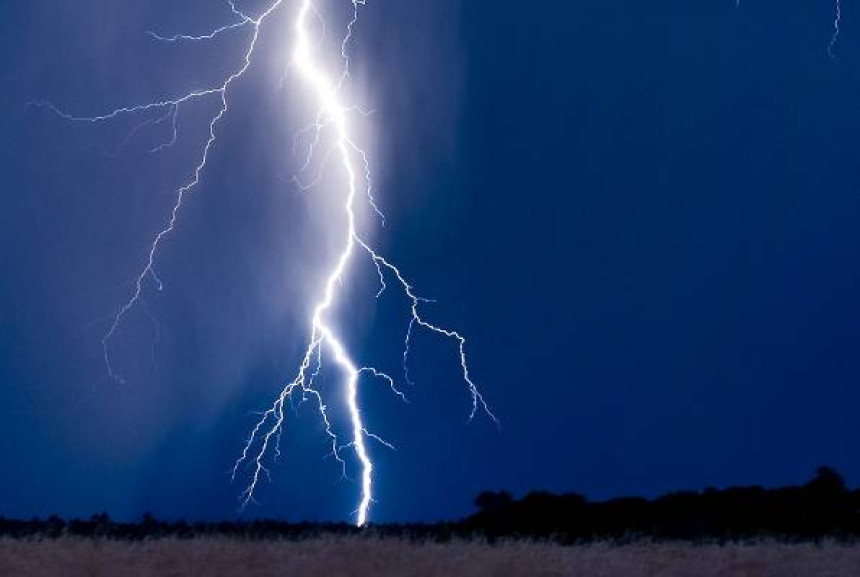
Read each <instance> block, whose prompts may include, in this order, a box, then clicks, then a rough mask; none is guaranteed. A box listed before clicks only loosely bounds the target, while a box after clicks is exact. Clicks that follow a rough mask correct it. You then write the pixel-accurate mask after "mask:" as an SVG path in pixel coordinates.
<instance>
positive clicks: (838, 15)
mask: <svg viewBox="0 0 860 577" xmlns="http://www.w3.org/2000/svg"><path fill="white" fill-rule="evenodd" d="M841 23H842V0H836V7H835V14H834V16H833V36H831V37H830V44H828V45H827V54H828V55H829V56H830V58H836V55H835V54H834V52H833V49H834V48H836V43H837V42H838V41H839V33H840V29H839V26H840V24H841Z"/></svg>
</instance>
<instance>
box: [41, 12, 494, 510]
mask: <svg viewBox="0 0 860 577" xmlns="http://www.w3.org/2000/svg"><path fill="white" fill-rule="evenodd" d="M341 1H346V2H349V4H350V10H351V15H352V17H351V19H350V20H349V23H348V24H347V26H346V31H345V34H344V36H343V38H342V41H341V43H340V56H341V58H342V67H341V69H339V70H338V71H336V72H333V71H330V70H327V69H326V67H324V66H323V65H322V64H321V63H320V61H319V59H318V58H317V55H316V54H315V50H318V49H319V47H320V42H319V41H318V40H319V39H318V38H315V36H314V34H313V30H314V28H315V27H314V26H313V24H314V23H315V22H317V21H319V22H323V21H324V20H323V16H322V14H321V13H320V12H319V10H318V9H317V7H316V5H315V3H314V1H313V0H299V5H298V7H297V10H296V11H295V12H294V18H295V19H294V21H293V26H292V28H291V32H292V34H293V35H294V40H293V43H292V46H293V47H292V54H291V55H290V63H291V65H292V67H293V69H295V70H296V71H297V73H298V75H299V77H300V78H301V80H302V82H303V83H304V85H305V86H306V88H307V90H308V92H309V94H310V96H311V97H312V98H313V100H314V102H315V103H316V108H317V111H316V115H315V118H314V121H313V123H312V124H311V127H310V130H311V131H312V132H313V138H312V142H311V144H310V146H309V149H308V154H307V157H306V161H305V164H304V166H303V168H302V171H304V169H305V168H307V167H308V166H309V165H310V164H311V162H313V161H314V159H315V158H317V157H321V158H322V160H321V162H319V164H320V166H322V167H323V168H326V167H328V162H327V161H328V159H329V158H336V159H337V160H338V166H336V167H331V170H332V171H335V170H337V171H338V173H342V175H343V178H344V183H343V204H342V207H341V209H340V211H339V212H338V213H335V214H332V215H331V221H332V223H333V224H334V225H335V226H338V227H340V228H341V229H342V231H343V233H344V239H345V240H344V245H343V247H342V249H341V251H340V253H339V255H338V256H337V258H336V260H335V262H334V263H333V264H332V265H331V268H330V269H329V272H328V274H327V276H326V281H325V284H324V286H323V287H322V288H321V290H320V291H319V296H318V299H317V301H316V304H315V305H314V308H313V312H312V314H311V317H310V319H309V321H310V323H309V325H310V326H309V331H310V334H309V338H308V344H307V347H306V349H305V352H304V355H303V357H302V360H301V363H300V364H299V367H298V370H297V372H296V375H295V377H294V378H293V379H292V380H291V381H290V382H289V383H288V384H287V385H285V386H284V387H283V388H282V390H281V392H280V394H278V395H277V397H276V398H275V401H274V402H273V404H272V405H271V407H270V408H269V409H268V410H266V411H265V412H263V413H262V414H261V416H260V419H259V420H258V422H257V423H256V425H255V426H254V427H253V429H252V430H251V433H250V435H249V437H248V439H247V441H246V443H245V446H244V448H243V450H242V452H241V455H240V456H239V458H238V459H237V460H236V462H235V464H234V466H233V478H234V479H235V478H236V477H237V476H239V475H240V474H242V473H244V472H245V471H248V475H249V480H248V483H247V485H246V488H245V490H244V491H243V492H242V495H241V502H242V505H243V506H244V505H247V504H248V503H249V502H251V501H253V499H254V495H255V492H256V490H257V487H258V484H259V481H260V479H261V477H262V476H263V475H266V476H268V474H269V471H268V469H267V468H266V466H265V461H266V459H267V458H277V456H278V455H279V454H280V437H281V433H282V431H283V428H284V421H285V417H286V415H285V405H286V404H287V403H288V402H290V401H292V400H294V399H296V398H298V399H299V401H305V400H307V399H313V400H314V401H315V404H316V408H317V411H318V412H319V415H320V417H321V419H322V421H323V423H324V425H325V430H326V432H327V434H328V436H329V439H330V442H331V454H332V456H333V457H334V458H335V459H337V461H338V462H339V463H340V464H341V467H342V470H343V474H344V476H345V475H346V461H345V460H344V459H343V456H342V455H343V451H345V450H351V451H352V452H353V454H354V455H355V458H356V459H357V462H358V464H359V467H360V470H361V475H360V496H359V500H358V506H357V508H356V511H355V513H356V523H357V525H359V526H361V525H364V524H365V523H366V522H367V520H368V513H369V509H370V504H371V503H372V502H373V473H374V469H373V461H372V459H371V455H370V452H369V450H368V440H369V439H373V440H375V441H377V442H379V443H380V444H382V445H383V446H385V447H388V448H393V447H392V445H391V444H390V443H388V442H386V441H385V440H384V439H382V438H381V437H379V436H378V435H376V434H374V433H372V432H371V431H370V430H369V429H368V428H367V426H366V424H365V422H364V419H363V417H362V410H361V406H360V404H359V385H360V381H361V379H362V377H371V378H376V379H381V380H383V381H385V382H386V384H387V385H388V386H389V388H390V389H391V391H392V392H393V393H394V394H396V395H398V396H399V397H400V398H401V399H403V400H404V401H405V400H406V397H405V396H404V395H403V393H402V392H401V391H400V390H399V389H398V388H397V387H396V384H395V381H394V379H393V378H391V377H390V376H389V375H387V374H386V373H384V372H382V371H380V370H377V369H376V368H373V367H367V366H361V365H360V364H359V363H358V362H356V361H355V360H354V359H353V358H352V356H351V354H350V352H349V350H348V348H347V345H346V344H345V343H344V342H343V340H342V339H341V337H340V336H339V335H338V334H337V332H336V331H335V329H334V327H333V326H332V325H331V324H330V320H329V319H328V315H329V313H330V312H331V309H332V307H333V305H334V304H335V303H336V301H337V298H338V289H339V287H340V285H341V283H342V282H343V279H344V277H345V276H346V274H347V272H348V269H349V267H350V266H351V265H352V264H353V261H354V260H355V257H356V255H357V254H361V253H363V254H365V255H366V256H367V257H368V260H369V262H370V263H372V264H373V265H374V267H375V268H376V272H377V274H378V275H379V281H380V286H381V288H380V291H379V293H378V294H377V297H379V296H380V295H382V293H383V291H384V290H385V289H386V288H387V285H386V280H391V281H393V282H395V283H396V285H397V286H398V287H399V288H400V289H401V290H402V291H403V293H404V294H405V295H406V297H407V298H408V299H409V301H410V315H411V319H410V322H409V327H408V330H407V332H406V338H405V341H404V350H403V359H404V367H405V362H406V360H407V357H408V354H409V346H410V340H411V337H412V334H413V331H414V330H415V327H416V325H417V326H418V327H421V328H424V329H426V330H428V331H430V332H432V333H436V334H437V335H440V336H442V337H444V338H446V339H450V340H451V341H453V343H454V344H455V345H456V347H457V354H458V358H459V363H460V370H461V376H462V379H463V380H464V382H465V384H466V386H467V388H468V391H469V393H470V395H471V399H472V407H471V411H470V413H469V419H472V418H473V417H474V416H475V414H476V413H477V412H478V410H482V411H484V412H485V413H486V414H487V415H488V416H489V417H490V418H491V419H492V420H493V421H494V422H496V423H498V421H497V419H496V417H495V416H494V415H493V413H492V411H491V410H490V408H489V407H488V406H487V403H486V402H485V400H484V398H483V396H482V395H481V393H480V392H479V390H478V387H477V386H476V384H475V383H474V381H473V380H472V376H471V374H470V372H469V366H468V363H467V358H466V339H465V338H464V337H463V336H462V335H461V334H460V333H458V332H456V331H453V330H450V329H447V328H444V327H440V326H438V325H435V324H433V323H431V322H430V321H428V320H426V319H425V318H424V317H423V316H422V315H421V311H420V308H421V305H422V303H424V302H427V301H426V299H423V298H421V297H419V296H417V295H416V293H415V291H414V289H413V287H412V285H411V284H410V283H409V282H408V281H407V280H406V278H405V276H404V275H403V274H402V272H401V271H400V269H399V268H398V267H397V266H395V265H394V264H392V263H391V262H390V261H389V260H387V259H386V258H384V257H383V256H382V255H381V254H380V253H379V252H378V251H377V250H375V249H374V248H373V247H372V246H371V245H370V243H369V242H367V241H366V240H365V239H364V238H363V237H362V236H361V235H360V234H359V232H358V230H357V227H356V203H357V202H359V193H361V199H363V200H362V202H367V203H368V205H369V206H370V208H371V209H372V210H373V211H374V212H375V213H376V214H377V215H378V216H380V217H382V218H384V217H383V216H382V213H381V211H380V210H379V208H378V206H377V205H376V203H375V201H374V198H373V195H372V194H371V190H372V186H371V182H370V169H369V166H368V161H367V155H366V154H365V152H364V151H363V150H362V148H361V147H360V146H359V144H358V143H357V141H356V139H355V138H354V135H353V133H352V132H351V130H350V117H351V115H353V114H355V113H357V112H359V113H360V112H361V110H360V108H359V107H357V106H354V105H348V104H347V103H345V102H343V96H342V92H343V87H344V85H345V83H346V82H347V81H348V79H349V57H348V45H349V42H350V40H351V38H352V34H353V28H354V26H355V25H356V23H357V21H358V15H359V8H360V6H362V5H363V4H364V0H341ZM227 4H228V6H229V8H230V10H231V12H232V14H233V17H234V20H235V21H234V22H232V23H230V24H227V25H225V26H221V27H219V28H215V29H212V30H211V31H210V32H207V33H205V34H200V35H176V36H164V35H161V34H158V33H156V32H149V34H150V36H152V37H153V38H154V39H156V40H158V41H162V42H169V43H182V42H204V41H210V40H213V39H215V38H217V37H218V36H219V35H221V34H223V33H226V32H229V31H233V30H250V40H249V42H248V45H247V49H246V51H245V54H244V60H243V62H242V64H241V66H239V68H237V69H236V70H235V71H233V72H232V73H231V74H230V75H228V76H227V77H226V78H225V79H224V81H223V82H222V83H221V84H218V85H216V86H211V87H208V88H203V89H198V90H192V91H190V92H187V93H185V94H183V95H181V96H179V97H175V98H165V99H162V100H158V101H154V102H149V103H145V104H140V105H136V106H129V107H121V108H117V109H115V110H113V111H111V112H109V113H106V114H102V115H97V116H76V115H72V114H69V113H67V112H64V111H62V110H61V109H60V108H58V107H57V106H55V105H54V104H51V103H48V102H35V103H32V104H34V105H36V106H43V107H46V108H49V109H50V110H52V111H53V112H55V113H56V114H58V115H59V116H61V117H62V118H65V119H67V120H70V121H78V122H89V123H99V122H103V121H109V120H113V119H116V118H118V117H120V116H123V115H134V114H138V115H146V114H152V113H157V116H155V117H154V118H149V119H147V120H144V121H143V122H142V123H141V124H139V125H137V126H136V127H135V128H133V129H132V131H131V133H130V134H129V136H128V137H127V138H126V139H125V140H124V141H123V142H122V143H121V144H120V147H121V146H123V145H124V144H125V143H126V142H127V141H128V140H129V139H130V138H132V137H133V136H134V135H135V133H136V132H138V131H139V130H140V129H142V128H143V127H145V126H151V125H159V124H162V123H165V122H166V121H167V120H168V119H169V120H170V121H171V122H170V125H171V127H172V129H171V138H170V140H169V141H167V142H165V143H164V144H162V145H159V146H158V147H156V148H154V149H152V152H158V151H162V150H165V149H168V148H170V147H171V146H172V145H173V144H174V143H175V142H176V140H177V137H178V136H177V129H176V126H177V116H178V115H179V112H180V108H181V107H183V106H186V105H188V104H190V103H192V102H194V101H197V100H200V99H203V98H209V97H215V98H218V99H219V100H220V103H221V106H220V108H219V109H218V111H217V113H216V114H215V115H214V116H212V117H211V119H210V121H209V137H208V139H207V140H206V143H205V145H204V146H203V149H202V152H201V155H200V158H199V161H198V163H197V164H196V166H195V167H194V170H193V173H192V176H191V178H190V180H189V181H187V182H186V183H185V184H183V185H182V186H180V187H179V188H178V189H177V190H176V201H175V204H174V205H173V209H172V210H171V212H170V215H169V218H168V220H167V222H166V224H165V226H164V227H163V228H162V229H161V230H160V231H159V232H158V233H157V234H156V235H155V237H154V238H153V241H152V244H151V245H150V249H149V252H148V257H147V259H146V262H145V263H144V266H143V268H142V269H141V271H140V273H139V274H138V276H137V277H136V280H135V283H134V288H133V290H132V293H131V296H130V297H129V299H128V301H126V303H125V304H123V305H122V306H121V307H120V308H119V309H118V311H117V312H116V314H115V316H114V317H113V320H112V322H111V323H110V326H109V328H108V330H107V332H106V333H105V335H104V338H103V339H102V345H103V352H104V362H105V366H106V370H107V372H108V374H109V375H110V376H111V377H112V378H114V379H116V380H117V381H120V382H122V377H121V375H120V374H119V373H118V372H117V370H116V369H115V367H114V366H113V364H112V362H111V355H110V346H109V345H110V342H111V340H112V339H113V338H114V337H115V336H116V332H117V329H118V327H119V326H120V325H121V324H122V322H123V321H124V319H125V318H126V316H127V314H128V313H129V311H131V310H132V309H133V308H134V307H135V306H136V305H139V304H141V303H142V302H143V301H142V298H143V292H144V290H146V288H147V286H149V283H151V285H152V287H153V288H155V289H156V290H162V289H163V283H162V281H161V279H160V278H159V276H158V274H157V272H156V266H155V263H156V256H157V253H158V251H159V249H160V248H161V244H162V242H163V240H164V238H165V237H167V236H168V235H169V234H170V233H171V232H173V230H174V229H175V228H176V226H177V222H178V217H179V213H180V210H181V208H182V205H183V200H184V198H185V196H186V195H187V194H189V193H190V192H192V191H193V190H195V189H196V188H198V186H199V185H200V182H201V177H202V173H203V170H204V169H205V167H206V165H207V163H208V162H209V156H210V153H211V152H212V150H213V147H214V146H215V144H216V140H217V136H216V135H217V128H218V124H219V122H220V121H221V119H222V118H224V116H225V115H226V114H227V113H228V111H229V106H228V98H227V97H228V93H229V91H230V88H231V86H232V85H233V84H234V83H235V82H237V81H239V80H240V79H241V78H242V77H243V76H244V74H245V72H246V71H247V70H248V69H249V68H250V66H251V62H252V58H253V56H254V51H255V48H256V46H257V41H258V38H259V35H260V33H261V30H262V28H263V25H264V24H265V22H266V21H267V20H268V19H269V18H271V17H272V15H273V14H276V13H281V12H282V10H279V9H281V8H286V7H287V4H290V3H288V2H287V1H286V0H274V1H273V2H272V3H271V4H270V5H269V6H268V8H266V9H265V10H264V11H263V12H262V13H261V14H260V15H259V16H257V17H252V16H249V15H247V14H245V13H244V12H243V11H242V10H241V9H240V8H239V7H237V6H236V4H235V2H234V1H233V0H227ZM284 12H286V11H284ZM324 133H325V134H326V135H330V138H324ZM324 141H325V142H328V141H331V142H332V144H331V146H330V147H329V148H328V149H327V150H325V151H323V152H320V151H318V148H319V147H320V146H322V143H323V142H324ZM323 168H321V170H322V169H323ZM383 222H384V221H383ZM328 358H331V359H333V360H334V363H335V365H336V366H337V367H338V368H339V369H340V371H341V372H342V373H343V378H344V381H345V382H344V389H343V395H342V396H341V397H340V401H339V402H342V403H344V405H345V406H346V408H347V412H348V415H349V426H348V429H349V441H348V442H346V443H341V441H340V438H339V437H338V435H337V433H336V432H335V426H334V423H332V420H331V419H330V418H329V414H328V412H327V402H328V401H327V399H326V397H324V395H323V393H322V392H321V391H320V390H319V389H317V388H315V386H314V379H315V378H316V377H317V375H318V374H319V372H320V370H321V368H322V364H323V360H324V359H328ZM407 380H408V377H407ZM331 402H338V400H337V399H334V400H333V401H331Z"/></svg>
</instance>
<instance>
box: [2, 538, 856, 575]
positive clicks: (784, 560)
mask: <svg viewBox="0 0 860 577" xmlns="http://www.w3.org/2000/svg"><path fill="white" fill-rule="evenodd" d="M234 575H235V576H239V577H264V576H266V577H268V576H275V575H278V576H320V577H339V576H341V575H343V576H350V577H365V576H366V577H386V576H393V575H397V576H415V577H418V576H428V577H429V576H433V577H435V576H445V577H448V576H461V575H462V576H466V577H470V576H474V577H478V576H481V577H483V576H496V575H499V576H512V577H517V576H523V577H525V576H529V577H531V576H547V577H548V576H555V575H573V576H583V577H615V576H618V577H645V576H649V577H651V576H655V577H656V576H665V577H675V576H678V577H681V576H684V577H686V576H691V577H716V576H729V575H732V576H734V575H749V576H774V577H776V576H779V577H788V576H797V577H806V576H809V577H828V576H839V577H841V576H846V577H847V576H852V577H853V576H858V575H860V546H852V545H840V544H837V543H830V544H825V545H821V546H817V545H812V544H799V545H786V544H779V543H762V544H749V545H728V546H718V545H702V546H694V545H686V544H655V543H644V542H643V543H634V544H630V545H612V544H606V543H598V544H594V545H581V546H576V547H560V546H556V545H552V544H544V543H528V542H511V543H507V544H504V545H499V546H489V545H486V544H482V543H466V542H462V543H450V544H437V543H411V542H408V541H401V540H397V539H369V538H362V537H341V538H337V537H325V538H319V539H314V540H309V541H304V542H285V541H251V542H243V541H235V540H229V539H191V540H176V539H164V540H158V541H142V542H125V541H105V540H87V539H73V538H67V539H59V540H56V541H51V540H31V541H15V540H9V539H6V540H0V576H3V577H31V576H32V577H36V576H38V577H43V576H44V577H96V576H104V577H108V576H111V577H112V576H122V577H155V576H158V577H161V576H177V577H179V576H182V577H196V576H201V577H202V576H206V577H221V576H234Z"/></svg>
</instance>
